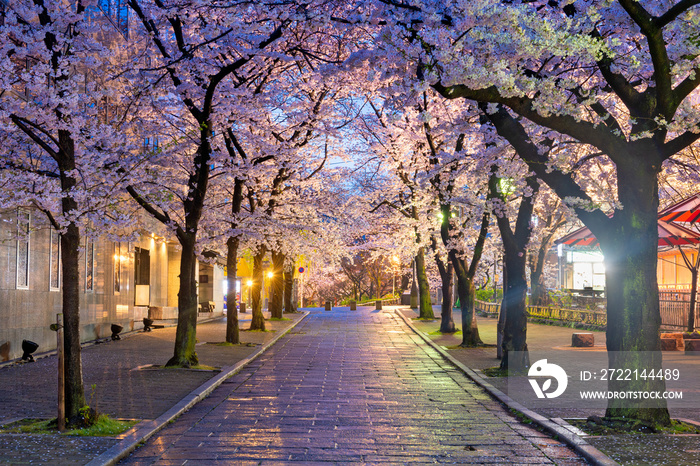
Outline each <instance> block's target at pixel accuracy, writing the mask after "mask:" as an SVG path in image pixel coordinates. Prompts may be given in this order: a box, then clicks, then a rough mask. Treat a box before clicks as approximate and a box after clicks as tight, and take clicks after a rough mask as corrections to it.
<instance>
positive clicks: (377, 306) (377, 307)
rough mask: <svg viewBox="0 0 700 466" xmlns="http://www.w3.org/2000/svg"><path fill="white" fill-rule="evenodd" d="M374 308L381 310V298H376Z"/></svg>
mask: <svg viewBox="0 0 700 466" xmlns="http://www.w3.org/2000/svg"><path fill="white" fill-rule="evenodd" d="M375 309H376V310H378V311H381V310H382V300H381V299H378V300H377V305H376V306H375Z"/></svg>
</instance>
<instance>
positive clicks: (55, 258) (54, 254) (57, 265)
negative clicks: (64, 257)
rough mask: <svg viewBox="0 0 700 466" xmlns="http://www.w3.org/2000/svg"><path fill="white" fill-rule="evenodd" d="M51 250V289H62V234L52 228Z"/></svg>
mask: <svg viewBox="0 0 700 466" xmlns="http://www.w3.org/2000/svg"><path fill="white" fill-rule="evenodd" d="M50 241H51V244H50V251H49V260H50V264H49V289H50V290H51V291H58V290H59V289H61V235H59V234H58V231H56V230H54V229H53V228H51V235H50Z"/></svg>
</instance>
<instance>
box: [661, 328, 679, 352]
mask: <svg viewBox="0 0 700 466" xmlns="http://www.w3.org/2000/svg"><path fill="white" fill-rule="evenodd" d="M660 337H661V339H660V341H661V351H682V350H683V348H684V344H683V334H682V333H680V332H674V333H662V334H661V335H660Z"/></svg>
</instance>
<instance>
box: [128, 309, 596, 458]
mask: <svg viewBox="0 0 700 466" xmlns="http://www.w3.org/2000/svg"><path fill="white" fill-rule="evenodd" d="M346 309H347V308H346ZM291 462H301V463H304V464H316V463H318V464H328V463H336V462H338V463H339V462H356V463H370V464H373V463H384V464H386V463H395V464H405V463H412V464H413V463H426V464H427V463H430V464H434V463H453V464H551V463H556V464H585V462H584V461H583V460H582V459H580V458H578V457H576V455H575V454H574V453H573V452H572V451H571V450H570V449H569V448H568V447H566V446H564V445H563V444H561V443H560V442H558V441H556V440H553V439H551V438H549V437H548V436H546V435H544V434H542V433H540V432H538V431H537V430H535V429H533V428H531V427H529V426H527V425H524V424H521V423H520V422H519V421H518V420H517V419H516V418H515V417H514V416H513V415H511V414H510V413H509V412H508V411H507V410H506V409H505V408H504V407H503V406H502V405H501V404H500V403H498V402H496V401H495V400H493V399H492V398H491V397H490V396H489V395H487V394H486V393H485V392H484V391H483V390H482V389H481V388H479V387H478V386H476V385H475V384H474V383H473V382H472V381H470V380H469V379H468V378H467V377H466V376H465V375H464V374H463V373H462V372H460V371H458V370H456V369H455V368H454V367H453V366H451V365H450V364H449V363H447V362H446V361H445V360H443V359H442V358H441V357H440V355H439V354H438V353H437V352H436V351H435V350H433V349H432V348H431V347H429V346H428V345H427V344H425V342H423V341H422V340H421V339H420V338H419V337H418V336H417V335H415V334H414V333H413V332H411V331H410V330H409V329H408V327H407V326H406V325H405V324H404V323H403V322H402V321H401V320H400V319H399V318H398V317H397V316H396V315H395V314H394V313H393V311H385V312H381V311H371V310H368V309H365V310H362V309H361V310H359V311H357V312H351V311H349V310H345V309H334V311H332V312H323V311H317V312H312V313H311V315H309V316H308V317H307V318H306V319H305V320H304V321H303V322H302V323H301V324H300V325H299V326H297V327H296V328H295V329H294V331H292V332H291V333H290V334H289V335H287V336H286V337H284V338H283V339H282V340H280V341H279V342H278V343H277V344H276V345H275V346H274V347H273V348H272V349H271V350H270V351H268V352H267V353H265V354H264V355H263V356H262V357H260V358H259V359H257V360H256V361H254V362H253V363H252V364H250V365H249V366H247V367H246V368H245V369H243V370H242V371H241V372H240V373H238V374H237V375H235V376H233V377H231V378H230V379H228V380H227V381H226V382H224V383H223V384H222V385H221V386H220V387H219V388H218V389H217V390H215V391H214V392H213V393H212V394H211V395H210V396H209V397H208V398H207V399H205V400H204V401H202V402H200V403H199V404H197V405H196V406H195V407H193V408H192V409H191V410H190V411H188V412H187V413H185V414H184V415H183V416H181V417H180V418H179V419H178V420H177V421H176V422H175V423H173V424H171V425H169V426H167V427H165V428H164V429H163V430H162V431H160V432H159V433H158V434H157V435H156V436H154V437H153V438H151V439H150V440H149V441H148V442H147V443H146V445H145V446H144V447H142V448H139V449H137V450H136V451H135V452H134V453H133V454H132V455H131V456H130V457H128V458H126V459H125V460H124V461H123V462H122V463H123V464H129V465H145V464H158V465H171V464H178V465H181V464H185V463H186V464H188V465H192V464H206V465H211V464H236V465H245V464H260V463H262V464H287V463H291Z"/></svg>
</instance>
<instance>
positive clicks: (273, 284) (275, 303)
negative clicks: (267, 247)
mask: <svg viewBox="0 0 700 466" xmlns="http://www.w3.org/2000/svg"><path fill="white" fill-rule="evenodd" d="M284 259H285V256H284V254H283V253H281V252H277V251H272V278H270V309H269V311H270V316H271V317H272V318H273V319H281V318H282V307H283V305H284Z"/></svg>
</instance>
